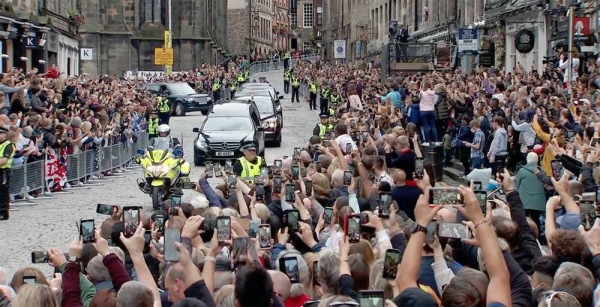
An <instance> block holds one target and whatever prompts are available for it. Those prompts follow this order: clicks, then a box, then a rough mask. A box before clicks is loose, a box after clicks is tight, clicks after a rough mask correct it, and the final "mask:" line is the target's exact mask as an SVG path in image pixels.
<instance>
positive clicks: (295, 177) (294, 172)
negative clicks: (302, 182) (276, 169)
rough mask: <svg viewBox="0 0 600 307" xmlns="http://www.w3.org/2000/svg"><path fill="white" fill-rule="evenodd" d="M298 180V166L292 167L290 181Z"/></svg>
mask: <svg viewBox="0 0 600 307" xmlns="http://www.w3.org/2000/svg"><path fill="white" fill-rule="evenodd" d="M298 178H300V165H298V164H294V165H292V180H298Z"/></svg>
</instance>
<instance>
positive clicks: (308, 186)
mask: <svg viewBox="0 0 600 307" xmlns="http://www.w3.org/2000/svg"><path fill="white" fill-rule="evenodd" d="M304 186H305V187H306V196H308V197H310V196H311V195H312V187H313V185H312V181H310V180H307V181H304Z"/></svg>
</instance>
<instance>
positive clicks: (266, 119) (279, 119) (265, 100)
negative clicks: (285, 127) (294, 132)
mask: <svg viewBox="0 0 600 307" xmlns="http://www.w3.org/2000/svg"><path fill="white" fill-rule="evenodd" d="M249 100H251V101H253V102H254V104H256V107H257V108H258V112H259V113H260V119H261V121H262V126H263V128H265V142H268V143H269V145H272V146H275V147H279V146H281V125H282V123H283V115H281V114H279V113H277V106H276V105H275V103H274V102H273V100H271V98H270V97H261V96H254V97H237V98H235V100H233V101H232V102H245V101H249Z"/></svg>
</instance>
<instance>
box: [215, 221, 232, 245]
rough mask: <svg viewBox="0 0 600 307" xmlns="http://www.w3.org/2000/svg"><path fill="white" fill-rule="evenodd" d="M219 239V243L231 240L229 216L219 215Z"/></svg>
mask: <svg viewBox="0 0 600 307" xmlns="http://www.w3.org/2000/svg"><path fill="white" fill-rule="evenodd" d="M217 239H218V241H219V243H224V242H225V241H228V240H231V218H230V217H228V216H219V217H217Z"/></svg>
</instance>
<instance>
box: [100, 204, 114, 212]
mask: <svg viewBox="0 0 600 307" xmlns="http://www.w3.org/2000/svg"><path fill="white" fill-rule="evenodd" d="M113 208H114V207H113V206H112V205H105V204H98V205H96V213H98V214H103V215H112V214H113Z"/></svg>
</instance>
